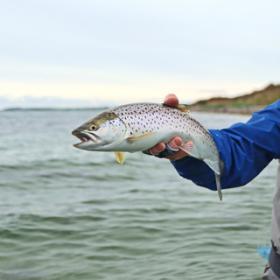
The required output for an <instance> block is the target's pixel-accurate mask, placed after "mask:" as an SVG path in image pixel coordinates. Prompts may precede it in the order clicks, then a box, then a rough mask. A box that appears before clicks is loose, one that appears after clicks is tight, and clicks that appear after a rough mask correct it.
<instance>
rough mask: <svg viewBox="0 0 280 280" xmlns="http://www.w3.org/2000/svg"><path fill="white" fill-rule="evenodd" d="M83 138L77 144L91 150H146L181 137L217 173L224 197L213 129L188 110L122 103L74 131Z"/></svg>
mask: <svg viewBox="0 0 280 280" xmlns="http://www.w3.org/2000/svg"><path fill="white" fill-rule="evenodd" d="M73 134H74V135H75V136H77V137H78V138H80V139H81V140H82V142H81V143H79V144H76V145H75V146H76V147H77V148H80V149H84V150H90V151H114V152H137V151H146V150H148V149H149V148H151V147H153V146H154V145H156V144H157V143H159V142H164V143H167V142H168V141H169V140H170V139H171V138H172V137H174V136H180V137H181V138H182V139H183V141H184V142H191V143H192V145H191V147H190V146H186V145H183V146H182V147H181V149H182V150H184V151H185V152H187V153H188V154H189V155H191V156H193V157H195V158H197V159H200V160H203V161H204V162H205V163H206V164H207V165H208V166H209V167H210V168H211V169H212V170H213V171H214V173H215V177H216V186H217V190H218V192H219V197H220V199H222V194H221V185H220V175H221V161H220V158H219V153H218V150H217V147H216V144H215V142H214V141H213V139H212V137H211V135H210V134H209V132H208V131H207V130H206V129H205V128H204V127H203V126H202V125H201V124H200V123H199V122H198V121H196V120H195V119H194V118H192V117H191V116H190V114H189V113H188V112H184V111H182V110H179V109H177V108H174V107H168V106H165V105H162V104H155V103H135V104H127V105H122V106H119V107H116V108H113V109H111V110H108V111H105V112H103V113H101V114H100V115H98V116H96V117H95V118H93V119H92V120H90V121H88V122H86V123H85V124H83V125H82V126H80V127H79V128H77V129H76V130H74V131H73Z"/></svg>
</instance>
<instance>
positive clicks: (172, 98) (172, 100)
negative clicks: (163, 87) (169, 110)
mask: <svg viewBox="0 0 280 280" xmlns="http://www.w3.org/2000/svg"><path fill="white" fill-rule="evenodd" d="M163 103H164V104H165V105H167V106H170V107H177V106H178V104H179V100H178V97H177V96H176V95H175V94H174V93H169V94H168V95H166V97H165V99H164V102H163Z"/></svg>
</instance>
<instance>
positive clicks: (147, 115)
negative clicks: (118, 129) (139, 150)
mask: <svg viewBox="0 0 280 280" xmlns="http://www.w3.org/2000/svg"><path fill="white" fill-rule="evenodd" d="M112 111H113V112H114V113H116V114H117V115H118V116H119V118H120V119H122V120H123V121H124V122H125V123H126V125H127V126H128V127H129V128H130V129H131V132H132V133H133V134H135V133H136V134H139V133H145V132H158V131H160V130H161V129H162V128H163V127H169V128H172V129H178V130H183V129H184V131H185V129H186V127H185V126H186V118H188V115H187V114H186V113H183V112H181V111H179V110H177V109H175V108H171V107H167V106H163V105H160V104H153V103H138V104H127V105H123V106H120V107H117V108H115V109H113V110H112ZM174 120H175V122H174Z"/></svg>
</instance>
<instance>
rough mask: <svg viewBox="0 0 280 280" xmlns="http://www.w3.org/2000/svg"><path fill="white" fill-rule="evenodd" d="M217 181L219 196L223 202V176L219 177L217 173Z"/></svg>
mask: <svg viewBox="0 0 280 280" xmlns="http://www.w3.org/2000/svg"><path fill="white" fill-rule="evenodd" d="M215 181H216V187H217V191H218V195H219V198H220V201H222V200H223V193H222V187H221V175H218V174H216V173H215Z"/></svg>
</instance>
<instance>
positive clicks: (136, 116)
mask: <svg viewBox="0 0 280 280" xmlns="http://www.w3.org/2000/svg"><path fill="white" fill-rule="evenodd" d="M112 111H113V112H114V113H116V114H117V115H118V116H119V118H120V119H121V120H123V121H124V122H125V124H126V126H127V127H128V128H129V130H130V134H131V135H141V134H143V133H148V132H159V131H161V130H162V129H170V130H176V131H177V132H180V133H182V134H184V135H196V136H200V139H201V141H202V143H203V144H208V145H209V148H210V149H211V150H213V151H215V150H216V146H215V143H214V141H213V139H212V138H211V136H210V135H209V133H208V131H207V130H206V129H205V128H204V127H203V126H202V125H201V124H200V123H199V122H197V121H196V120H195V119H193V118H191V117H190V115H189V114H188V113H186V112H182V111H180V110H178V109H176V108H172V107H168V106H163V105H161V104H154V103H136V104H126V105H122V106H120V107H117V108H115V109H113V110H112Z"/></svg>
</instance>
